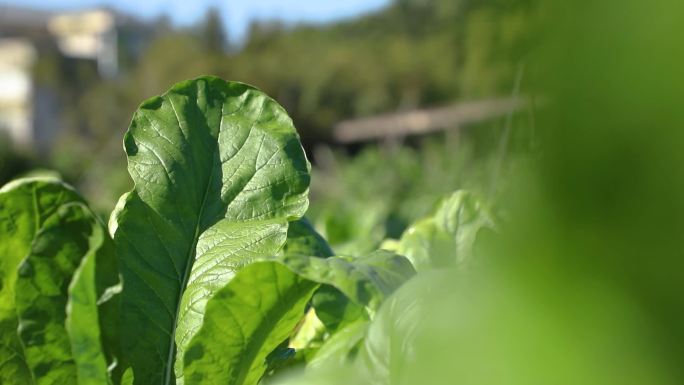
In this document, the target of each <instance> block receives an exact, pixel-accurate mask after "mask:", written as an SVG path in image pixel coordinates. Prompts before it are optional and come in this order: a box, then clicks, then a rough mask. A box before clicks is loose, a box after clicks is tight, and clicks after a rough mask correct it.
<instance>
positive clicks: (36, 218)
mask: <svg viewBox="0 0 684 385" xmlns="http://www.w3.org/2000/svg"><path fill="white" fill-rule="evenodd" d="M79 201H82V199H81V198H80V197H79V196H78V194H77V193H76V192H75V191H74V190H73V189H72V188H70V187H68V186H67V185H65V184H63V183H61V182H59V181H57V180H55V179H44V178H33V179H22V180H18V181H15V182H11V183H9V184H7V185H5V186H4V187H3V188H2V189H1V190H0V383H2V384H16V385H22V384H31V383H32V379H31V376H30V373H29V371H28V367H27V366H26V364H25V361H24V358H23V351H22V346H21V343H20V341H19V337H18V335H17V327H18V320H17V316H16V307H15V306H16V305H15V283H16V280H17V268H18V266H19V264H20V263H21V261H22V259H23V258H24V257H25V256H26V255H27V254H28V252H29V248H30V246H31V242H32V241H33V238H34V237H35V236H36V234H37V233H38V231H39V230H40V229H41V227H42V226H43V224H44V223H45V221H46V220H47V218H49V217H50V216H51V215H53V214H54V213H55V212H56V211H57V209H58V208H59V207H60V206H61V205H62V204H64V203H67V202H79Z"/></svg>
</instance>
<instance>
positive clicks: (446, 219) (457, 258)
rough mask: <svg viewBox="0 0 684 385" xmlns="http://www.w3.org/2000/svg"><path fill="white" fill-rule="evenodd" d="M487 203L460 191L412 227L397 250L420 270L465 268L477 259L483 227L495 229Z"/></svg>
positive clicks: (400, 241) (399, 243) (404, 235)
mask: <svg viewBox="0 0 684 385" xmlns="http://www.w3.org/2000/svg"><path fill="white" fill-rule="evenodd" d="M493 225H494V224H493V220H492V219H491V217H490V215H489V214H488V213H487V211H486V209H485V207H484V204H483V203H482V202H481V201H480V200H479V199H478V198H477V197H475V196H474V195H473V194H471V193H468V192H466V191H462V190H461V191H457V192H455V193H453V195H451V196H449V197H447V198H445V199H444V200H443V201H442V202H440V203H439V205H438V206H437V209H436V210H435V212H434V213H433V214H432V215H431V216H430V217H428V218H425V219H423V220H420V221H418V222H416V223H415V224H413V225H412V226H411V227H409V228H408V229H407V230H406V232H405V233H404V234H403V235H402V236H401V239H400V240H399V242H398V244H397V246H396V251H397V252H398V253H400V254H402V255H405V256H406V257H407V258H408V259H409V260H411V263H413V265H414V266H415V267H416V269H418V270H422V269H428V268H434V267H447V266H454V265H456V264H459V265H463V264H465V263H466V262H468V260H469V259H470V258H472V256H473V245H474V244H475V240H476V238H477V235H478V233H479V231H480V230H481V229H482V228H485V227H488V228H490V229H491V228H492V227H493Z"/></svg>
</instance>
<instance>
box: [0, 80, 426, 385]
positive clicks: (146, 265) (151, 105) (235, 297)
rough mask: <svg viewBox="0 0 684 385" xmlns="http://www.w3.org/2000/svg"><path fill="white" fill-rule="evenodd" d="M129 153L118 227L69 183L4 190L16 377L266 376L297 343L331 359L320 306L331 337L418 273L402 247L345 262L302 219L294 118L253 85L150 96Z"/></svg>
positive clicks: (10, 373) (7, 331) (8, 363)
mask: <svg viewBox="0 0 684 385" xmlns="http://www.w3.org/2000/svg"><path fill="white" fill-rule="evenodd" d="M124 148H125V151H126V155H127V156H128V169H129V173H130V175H131V178H132V179H133V182H134V188H133V190H131V191H130V192H128V193H126V194H124V195H123V196H122V197H121V199H120V200H119V203H118V204H117V206H116V208H115V209H114V211H113V212H112V215H111V218H110V223H109V232H107V231H106V230H105V227H104V225H103V224H102V223H101V222H100V220H99V219H98V218H97V217H96V216H95V215H94V214H92V213H91V211H90V209H89V208H88V207H87V206H86V205H85V203H84V202H83V199H82V198H80V196H78V195H77V194H76V193H75V192H74V191H73V189H71V188H70V187H68V186H66V185H65V184H63V183H62V182H59V181H57V180H55V179H47V178H42V179H35V178H34V179H23V180H19V181H16V182H12V183H10V184H8V185H6V186H5V187H3V189H2V190H0V207H1V208H2V216H1V217H0V224H1V227H0V239H1V240H2V241H3V242H2V243H0V245H1V246H0V247H2V248H3V249H2V250H3V253H4V255H5V257H4V258H3V260H2V265H0V268H1V270H0V271H1V272H2V274H3V276H2V278H3V280H2V283H3V285H2V287H1V288H2V292H1V295H2V296H3V298H4V299H5V300H4V301H3V303H2V313H1V315H2V319H1V322H2V325H3V327H2V329H1V331H2V343H3V344H2V349H0V360H2V362H3V363H4V364H3V365H2V370H1V371H0V375H1V376H2V378H3V379H4V380H3V381H5V380H7V381H12V383H19V384H31V385H33V384H36V385H37V384H54V385H62V384H63V385H70V384H93V385H94V384H102V385H105V384H106V385H118V384H126V385H130V384H134V385H135V384H156V383H158V384H173V383H176V384H182V383H187V384H196V383H205V382H217V381H218V382H224V383H230V384H251V385H255V384H257V383H258V382H259V381H260V379H261V378H262V377H264V376H265V375H269V376H271V375H273V374H274V373H275V372H276V371H278V370H280V369H281V368H285V367H287V366H288V363H289V362H290V361H291V360H292V359H294V358H296V356H295V354H293V353H294V350H293V348H291V347H289V344H290V340H292V343H293V344H294V343H295V340H297V341H299V342H297V343H298V344H299V345H301V346H300V350H301V351H302V352H303V353H305V352H309V353H308V354H309V356H311V357H313V356H314V354H315V349H313V346H312V345H311V342H312V341H313V338H315V337H316V333H317V332H316V328H315V327H314V328H313V329H312V328H310V325H313V324H321V323H320V321H317V319H316V316H315V311H316V310H317V309H320V312H321V314H326V315H327V319H326V321H327V323H328V325H335V327H328V329H327V330H328V332H327V333H328V334H326V335H323V336H321V338H322V339H321V340H320V341H319V344H321V343H323V342H324V341H325V340H327V339H329V338H331V337H330V333H335V332H336V331H337V329H339V328H341V327H342V326H345V330H348V329H347V326H346V325H347V324H350V323H355V322H365V321H366V320H367V319H369V317H372V316H373V314H374V313H375V311H376V310H377V309H378V308H379V307H380V304H381V303H382V301H383V300H384V298H386V297H387V296H389V295H391V293H392V292H393V291H394V290H395V289H397V288H398V287H399V286H400V285H401V284H402V283H403V282H404V281H405V280H407V279H409V278H410V277H411V276H412V275H413V274H414V273H415V271H414V269H413V267H412V266H411V264H410V262H409V261H408V260H407V259H406V258H404V257H402V256H399V255H396V254H393V253H391V252H387V251H378V252H375V253H371V254H369V255H367V256H363V257H359V258H351V257H339V256H332V255H333V251H332V249H331V248H330V246H329V245H328V244H327V242H326V241H325V240H324V238H323V237H321V236H320V235H319V234H318V233H316V231H315V230H314V229H313V227H312V226H311V225H310V223H309V222H308V221H306V220H305V219H303V218H302V216H303V214H304V212H305V211H306V208H307V206H308V197H307V195H308V184H309V170H310V166H309V163H308V161H307V159H306V157H305V155H304V151H303V149H302V147H301V144H300V142H299V138H298V135H297V133H296V131H295V129H294V127H293V125H292V121H291V120H290V118H289V117H288V116H287V114H286V113H285V112H284V110H283V109H282V107H280V106H279V105H278V104H276V103H275V102H274V101H273V100H272V99H270V98H268V97H267V96H266V95H265V94H263V93H262V92H260V91H258V90H256V89H254V88H252V87H250V86H247V85H245V84H242V83H231V82H225V81H223V80H220V79H218V78H214V77H202V78H198V79H195V80H191V81H186V82H182V83H179V84H177V85H175V86H174V87H172V88H171V90H169V91H168V92H167V93H165V94H163V95H162V96H159V97H155V98H152V99H149V100H147V101H146V102H144V103H143V104H142V105H141V106H140V108H139V109H138V111H137V112H136V113H135V114H134V116H133V120H132V122H131V125H130V128H129V130H128V132H127V133H126V135H125V136H124ZM120 278H122V280H123V282H122V283H121V282H119V279H120ZM319 288H321V291H318V292H317V290H318V289H319ZM326 290H327V293H328V294H330V293H332V294H333V298H334V301H332V302H331V301H329V300H326V299H325V294H324V293H326ZM314 293H317V295H318V298H319V300H313V298H314ZM328 299H329V298H328ZM340 300H342V301H346V302H347V303H346V304H345V305H344V309H348V310H350V311H343V312H341V313H340V312H335V311H332V309H331V307H332V306H333V305H334V304H336V303H340ZM312 305H313V306H312ZM364 308H365V309H366V311H364V310H363V309H364ZM307 309H308V310H307ZM324 318H326V317H324ZM312 322H313V323H312ZM321 330H322V329H321ZM308 331H313V332H314V335H313V336H312V337H307V336H306V334H307V333H308ZM340 338H341V337H336V339H337V340H339V339H340ZM332 340H333V344H336V342H334V341H335V339H332ZM326 346H327V345H326ZM337 350H339V349H332V351H337ZM323 352H324V354H325V356H330V355H331V354H332V353H331V348H326V349H325V350H324V351H323ZM325 356H324V357H325ZM267 371H268V372H267Z"/></svg>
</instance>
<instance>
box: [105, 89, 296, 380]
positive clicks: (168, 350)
mask: <svg viewBox="0 0 684 385" xmlns="http://www.w3.org/2000/svg"><path fill="white" fill-rule="evenodd" d="M124 143H125V149H126V153H127V155H128V169H129V173H130V174H131V177H132V179H133V181H134V182H135V188H134V190H133V191H131V192H130V193H128V194H126V195H125V196H124V197H123V198H122V200H121V201H120V203H119V205H118V207H117V210H116V211H115V213H114V215H113V216H112V221H111V227H112V230H111V231H112V234H113V237H114V241H115V243H116V245H117V251H118V254H119V257H120V259H121V262H122V274H123V278H124V281H125V282H126V286H125V287H124V291H123V293H122V310H123V314H124V317H123V320H122V329H123V348H124V349H125V350H126V351H127V353H128V356H129V359H130V363H131V365H132V367H133V370H134V373H135V381H136V383H140V384H146V383H156V382H160V381H161V382H162V383H168V382H169V381H171V380H170V378H171V377H173V376H175V377H178V378H182V370H183V367H182V365H180V364H178V365H177V366H176V369H175V370H176V373H175V375H174V373H173V370H172V369H171V368H172V366H173V362H174V360H175V357H176V355H177V356H178V357H179V359H178V361H177V362H182V357H183V353H184V350H185V347H186V346H187V345H188V343H189V342H190V340H191V339H192V337H193V335H194V334H195V333H196V331H197V330H198V329H199V326H200V325H201V323H202V315H203V314H204V307H205V305H206V301H207V300H208V298H210V297H211V296H212V295H213V294H214V293H215V292H216V291H217V290H218V289H220V288H221V287H222V286H223V285H225V284H226V283H227V282H228V281H229V280H230V279H231V278H232V276H233V273H234V272H235V270H237V269H238V268H240V267H241V266H243V265H245V264H247V263H248V262H250V261H251V260H252V259H254V258H255V257H256V256H260V255H274V254H276V253H277V252H278V250H279V249H280V248H281V247H282V246H283V244H284V243H285V240H286V236H287V228H288V221H290V220H295V219H298V218H300V217H301V216H302V215H303V214H304V211H305V210H306V207H307V205H308V200H307V191H308V184H309V172H308V170H309V167H310V166H309V164H308V162H307V160H306V157H305V156H304V152H303V150H302V148H301V145H300V144H299V141H298V138H297V134H296V131H295V129H294V127H293V126H292V121H291V120H290V119H289V117H288V116H287V114H286V113H285V112H284V111H283V109H282V108H281V107H280V106H279V105H277V104H276V103H275V102H274V101H273V100H272V99H270V98H268V97H267V96H265V95H264V94H263V93H261V92H259V91H257V90H256V89H253V88H251V87H249V86H246V85H244V84H241V83H227V82H225V81H223V80H220V79H217V78H210V77H205V78H200V79H197V80H193V81H189V82H184V83H180V84H178V85H176V86H175V87H173V88H172V89H171V90H170V91H169V92H167V93H166V94H164V95H162V96H161V97H157V98H152V99H150V100H148V101H146V102H144V103H143V104H142V105H141V107H140V109H139V110H138V111H137V112H136V114H135V115H134V117H133V121H132V123H131V127H130V128H129V131H128V133H127V134H126V136H125V139H124ZM179 203H180V204H179ZM150 266H154V267H155V268H154V269H153V270H151V269H150ZM150 351H156V352H158V353H159V354H158V355H150V354H149V352H150Z"/></svg>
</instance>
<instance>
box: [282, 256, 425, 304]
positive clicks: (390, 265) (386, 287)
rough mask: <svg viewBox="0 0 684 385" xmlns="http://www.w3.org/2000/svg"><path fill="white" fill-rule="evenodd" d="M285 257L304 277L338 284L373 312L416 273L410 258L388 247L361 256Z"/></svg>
mask: <svg viewBox="0 0 684 385" xmlns="http://www.w3.org/2000/svg"><path fill="white" fill-rule="evenodd" d="M282 261H283V263H284V264H285V265H286V266H287V267H289V268H290V269H292V270H293V271H294V272H296V273H297V274H299V275H301V276H302V277H305V278H307V279H309V280H311V281H314V282H319V283H322V284H326V285H330V286H333V287H335V288H336V289H338V290H339V291H341V292H342V293H344V295H346V296H347V297H348V298H349V299H351V300H352V301H354V302H356V303H357V304H359V305H362V306H366V307H367V308H368V309H369V310H371V312H372V311H374V310H375V309H377V308H378V307H379V306H380V304H381V303H382V301H383V300H384V298H385V297H387V296H388V295H390V294H392V292H393V291H394V290H395V289H396V288H397V287H399V286H400V285H401V284H402V283H404V281H406V280H407V279H409V278H410V277H411V276H413V275H414V274H415V271H414V270H413V267H412V266H411V263H410V262H409V261H408V260H407V259H406V258H404V257H402V256H401V255H397V254H394V253H391V252H389V251H385V250H379V251H376V252H373V253H371V254H368V255H366V256H363V257H359V258H344V257H330V258H325V259H323V258H311V257H307V256H302V255H286V256H284V257H283V259H282Z"/></svg>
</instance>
